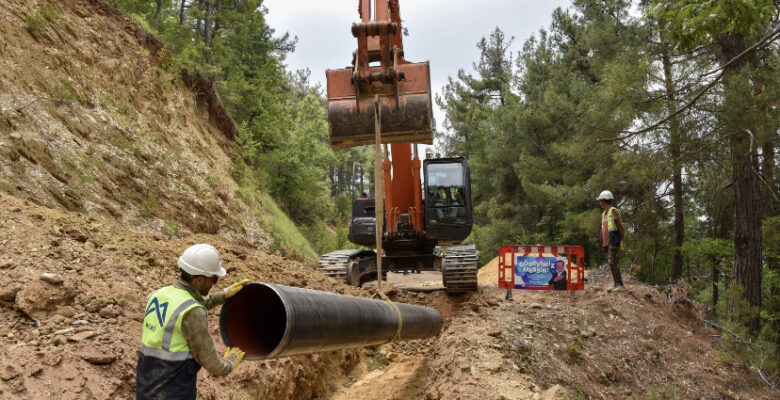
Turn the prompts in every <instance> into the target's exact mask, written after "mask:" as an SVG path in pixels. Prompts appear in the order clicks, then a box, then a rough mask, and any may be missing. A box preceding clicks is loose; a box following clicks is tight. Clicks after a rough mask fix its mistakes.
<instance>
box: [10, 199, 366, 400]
mask: <svg viewBox="0 0 780 400" xmlns="http://www.w3.org/2000/svg"><path fill="white" fill-rule="evenodd" d="M0 221H3V225H2V227H1V228H0V249H2V255H0V281H1V282H3V285H2V288H0V346H2V348H3V350H4V351H3V352H2V353H0V398H11V397H12V398H14V399H41V398H57V399H117V398H132V397H133V396H134V387H135V363H136V360H137V355H136V351H137V349H138V346H139V343H140V340H141V338H140V333H141V328H140V326H141V321H142V320H143V304H144V303H145V298H146V295H147V294H148V293H149V292H151V291H152V290H154V289H156V288H158V287H161V286H164V285H166V284H170V283H172V282H174V281H175V280H176V278H177V274H176V272H177V270H176V268H175V264H176V259H177V257H178V256H179V253H180V252H181V250H182V249H183V248H186V247H187V246H189V245H191V244H193V243H198V242H207V243H212V244H214V245H215V246H216V247H218V248H219V249H220V250H221V251H222V254H223V262H224V264H225V266H226V268H227V269H228V277H229V279H225V280H224V281H222V280H221V281H220V282H219V283H218V285H217V286H218V287H216V288H215V289H214V290H219V289H222V288H224V286H226V285H228V284H229V283H231V282H232V281H234V280H236V279H239V278H245V277H246V278H250V279H252V280H255V281H263V282H273V283H280V284H286V285H295V286H300V287H307V288H311V289H316V290H327V291H331V292H339V293H347V294H353V295H355V294H360V293H364V292H362V291H360V290H359V289H357V288H351V287H348V286H344V285H341V284H337V283H335V282H334V281H333V280H331V279H330V278H327V277H325V276H323V275H321V274H319V273H317V272H316V271H313V270H312V268H311V267H310V266H307V265H303V264H300V263H297V262H294V261H290V260H287V259H284V258H282V257H280V256H277V255H271V254H267V253H265V252H263V251H262V250H256V249H254V248H251V247H247V246H244V245H240V244H235V243H233V242H230V241H229V240H226V239H224V238H222V237H220V236H215V235H207V234H199V235H194V236H190V237H187V238H185V239H177V240H164V239H163V238H162V237H161V236H159V235H158V236H150V235H143V234H138V233H136V232H134V231H132V230H129V229H126V228H124V227H122V226H120V225H118V224H116V223H114V222H112V221H110V220H109V219H104V218H92V217H86V216H82V215H78V214H74V213H68V212H62V211H58V210H54V209H49V208H45V207H42V206H37V205H34V204H32V203H30V202H27V201H24V200H19V199H17V198H15V197H12V196H8V195H5V194H0ZM45 273H47V274H53V276H48V275H47V276H43V274H45ZM210 326H211V333H212V336H213V337H214V338H215V341H216V343H217V347H218V349H222V350H224V345H223V344H222V343H221V340H220V339H219V336H220V335H219V329H218V313H212V315H211V321H210ZM359 360H360V352H359V351H358V350H347V351H340V352H333V353H324V354H318V355H311V356H300V357H292V358H287V359H283V360H276V361H267V362H257V361H253V362H246V363H244V364H242V365H241V368H239V369H238V370H237V371H236V372H235V373H233V374H231V375H229V376H228V377H226V378H213V377H208V373H206V372H205V371H202V372H201V375H202V376H201V379H199V383H198V388H199V391H200V397H199V398H201V399H225V398H279V399H308V398H312V397H315V396H318V395H322V394H324V393H326V392H327V390H328V387H327V382H328V377H332V376H341V375H343V374H345V373H346V372H348V371H349V370H351V369H352V367H353V366H354V365H355V364H356V363H357V362H358V361H359Z"/></svg>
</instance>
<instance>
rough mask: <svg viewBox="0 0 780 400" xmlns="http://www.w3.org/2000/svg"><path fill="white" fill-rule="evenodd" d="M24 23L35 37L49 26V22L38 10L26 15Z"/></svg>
mask: <svg viewBox="0 0 780 400" xmlns="http://www.w3.org/2000/svg"><path fill="white" fill-rule="evenodd" d="M24 23H25V25H26V26H27V32H30V34H31V35H33V36H34V37H38V35H40V34H41V33H43V31H45V30H46V28H47V27H48V26H49V22H48V21H46V18H45V17H44V16H43V15H41V13H39V12H38V11H36V12H34V13H32V14H29V15H27V16H26V17H24Z"/></svg>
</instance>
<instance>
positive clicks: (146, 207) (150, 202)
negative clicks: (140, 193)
mask: <svg viewBox="0 0 780 400" xmlns="http://www.w3.org/2000/svg"><path fill="white" fill-rule="evenodd" d="M159 209H160V203H158V202H157V199H155V198H154V195H153V194H152V193H149V194H147V196H146V199H144V201H142V202H141V204H140V205H139V206H138V213H139V214H140V215H141V217H142V218H149V217H152V216H154V215H155V214H156V213H157V210H159Z"/></svg>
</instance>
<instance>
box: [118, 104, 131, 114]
mask: <svg viewBox="0 0 780 400" xmlns="http://www.w3.org/2000/svg"><path fill="white" fill-rule="evenodd" d="M131 111H133V105H132V104H130V102H128V101H120V102H119V103H118V104H117V105H116V112H118V113H119V114H122V115H128V114H130V112H131Z"/></svg>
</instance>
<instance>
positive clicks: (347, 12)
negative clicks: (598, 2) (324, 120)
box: [263, 0, 571, 129]
mask: <svg viewBox="0 0 780 400" xmlns="http://www.w3.org/2000/svg"><path fill="white" fill-rule="evenodd" d="M570 3H571V2H570V1H569V0H400V4H399V6H400V9H401V19H402V21H403V24H404V27H405V28H406V29H407V30H408V31H409V36H405V37H404V38H403V43H404V53H405V58H406V60H408V61H411V62H422V61H429V62H430V65H431V88H432V90H433V91H434V94H441V91H442V88H443V87H444V84H445V83H446V82H447V77H449V76H452V77H455V76H456V75H457V73H458V70H459V69H464V70H466V71H467V72H470V71H473V68H472V64H473V63H474V62H475V61H477V60H478V59H479V49H477V42H479V40H480V39H481V38H483V37H488V36H489V35H490V33H491V32H493V30H494V29H495V28H496V27H499V28H500V29H501V30H502V31H503V32H504V34H505V35H506V36H507V37H508V38H509V37H512V36H514V38H515V39H514V42H513V43H512V46H511V48H510V49H511V51H512V52H513V53H515V54H516V53H517V51H519V50H520V49H521V48H522V46H523V43H524V42H525V40H526V39H528V38H529V37H531V35H533V34H535V33H537V32H538V31H539V29H540V28H545V29H547V28H548V27H549V25H550V22H551V16H552V12H553V10H555V9H556V8H557V7H563V8H566V7H568V6H569V5H570ZM263 4H264V6H265V7H266V8H268V14H267V16H266V20H267V22H268V24H269V25H270V26H271V27H272V28H273V29H275V30H276V35H277V36H279V35H280V34H283V33H284V32H289V33H290V35H291V36H297V37H298V43H297V46H296V49H295V52H294V53H292V54H290V55H288V57H287V60H286V64H287V65H288V67H289V68H290V70H292V71H294V70H297V69H305V68H308V69H309V70H310V71H311V81H312V83H320V84H321V86H322V88H323V91H324V88H325V70H326V69H329V68H330V69H338V68H345V67H347V66H348V65H349V64H350V62H351V57H352V52H353V51H354V50H355V49H356V48H357V40H356V39H355V38H353V37H352V33H351V31H350V28H351V26H352V23H353V22H357V21H358V20H359V16H358V13H357V5H358V0H303V1H301V0H298V1H296V0H265V1H264V2H263ZM434 118H435V119H436V122H437V125H438V127H439V129H441V127H442V121H444V114H443V112H442V111H441V110H439V109H438V107H437V106H436V104H435V100H434Z"/></svg>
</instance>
